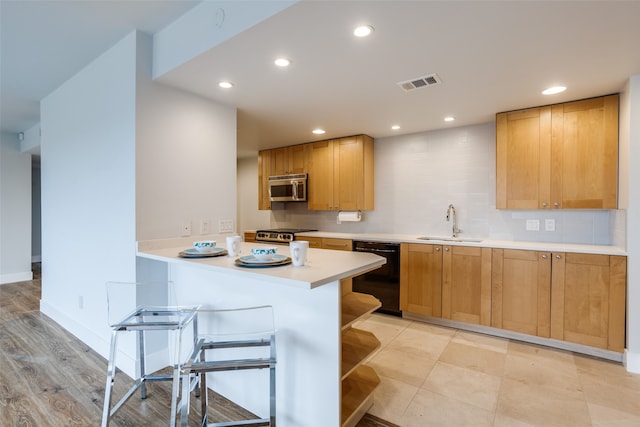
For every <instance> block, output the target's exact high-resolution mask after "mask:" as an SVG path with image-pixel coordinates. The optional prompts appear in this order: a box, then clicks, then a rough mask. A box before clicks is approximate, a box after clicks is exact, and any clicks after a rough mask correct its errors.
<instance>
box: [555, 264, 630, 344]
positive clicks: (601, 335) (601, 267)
mask: <svg viewBox="0 0 640 427" xmlns="http://www.w3.org/2000/svg"><path fill="white" fill-rule="evenodd" d="M626 271H627V260H626V257H621V256H608V255H592V254H576V253H566V254H565V253H554V254H553V264H552V289H551V292H552V293H551V338H555V339H560V340H565V341H571V342H575V343H578V344H585V345H589V346H593V347H599V348H604V349H608V350H613V351H619V352H621V351H624V344H625V342H624V341H625V305H626V304H625V298H626Z"/></svg>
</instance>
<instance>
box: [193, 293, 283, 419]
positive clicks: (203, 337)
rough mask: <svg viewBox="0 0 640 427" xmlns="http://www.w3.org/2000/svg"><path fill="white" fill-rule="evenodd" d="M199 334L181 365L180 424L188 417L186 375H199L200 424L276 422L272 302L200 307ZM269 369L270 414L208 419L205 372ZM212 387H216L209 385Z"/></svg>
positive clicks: (274, 339)
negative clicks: (252, 304) (214, 421)
mask: <svg viewBox="0 0 640 427" xmlns="http://www.w3.org/2000/svg"><path fill="white" fill-rule="evenodd" d="M197 312H198V336H197V339H196V342H195V345H194V349H193V351H192V352H191V356H190V357H189V358H188V359H187V361H186V362H184V363H183V364H182V366H181V374H182V375H183V380H182V387H183V391H182V401H181V406H182V408H181V410H180V411H181V426H182V427H187V420H188V417H189V400H190V398H189V396H190V391H191V389H190V388H189V381H188V379H189V377H190V375H192V374H195V375H198V376H199V377H200V378H199V386H200V400H201V416H200V419H201V424H200V425H201V426H207V427H213V426H237V425H238V426H239V425H242V426H246V425H266V426H271V427H274V426H275V425H276V333H275V328H274V318H273V308H272V307H271V306H259V307H246V308H233V309H213V308H202V307H201V308H199V309H198V310H197ZM247 369H269V384H268V386H269V401H268V403H269V414H268V416H265V417H263V418H258V419H251V420H237V421H226V422H219V423H208V421H207V408H208V407H209V399H208V395H207V373H214V372H221V371H241V370H247ZM212 388H213V389H215V387H212Z"/></svg>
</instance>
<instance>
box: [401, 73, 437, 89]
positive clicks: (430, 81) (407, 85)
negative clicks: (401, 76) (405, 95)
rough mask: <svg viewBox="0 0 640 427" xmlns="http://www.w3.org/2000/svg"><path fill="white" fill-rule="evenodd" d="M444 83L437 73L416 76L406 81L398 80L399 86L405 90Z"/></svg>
mask: <svg viewBox="0 0 640 427" xmlns="http://www.w3.org/2000/svg"><path fill="white" fill-rule="evenodd" d="M440 83H442V80H440V77H438V75H437V74H429V75H427V76H422V77H416V78H415V79H411V80H407V81H404V82H398V83H397V84H398V86H400V87H401V88H402V89H403V90H404V91H405V92H409V91H412V90H414V89H420V88H422V87H427V86H434V85H439V84H440Z"/></svg>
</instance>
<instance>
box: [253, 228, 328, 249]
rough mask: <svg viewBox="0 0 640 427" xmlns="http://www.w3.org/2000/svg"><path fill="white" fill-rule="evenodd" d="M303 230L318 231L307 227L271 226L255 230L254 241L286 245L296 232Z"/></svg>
mask: <svg viewBox="0 0 640 427" xmlns="http://www.w3.org/2000/svg"><path fill="white" fill-rule="evenodd" d="M304 231H318V230H312V229H309V228H273V229H271V230H257V231H256V242H259V243H276V244H281V245H288V244H289V243H290V242H293V241H294V240H295V238H296V233H302V232H304Z"/></svg>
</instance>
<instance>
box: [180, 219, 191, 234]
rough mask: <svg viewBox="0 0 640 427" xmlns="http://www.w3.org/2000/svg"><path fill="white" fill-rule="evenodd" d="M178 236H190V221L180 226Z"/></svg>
mask: <svg viewBox="0 0 640 427" xmlns="http://www.w3.org/2000/svg"><path fill="white" fill-rule="evenodd" d="M180 235H181V236H183V237H187V236H191V221H187V222H183V223H182V224H180Z"/></svg>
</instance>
